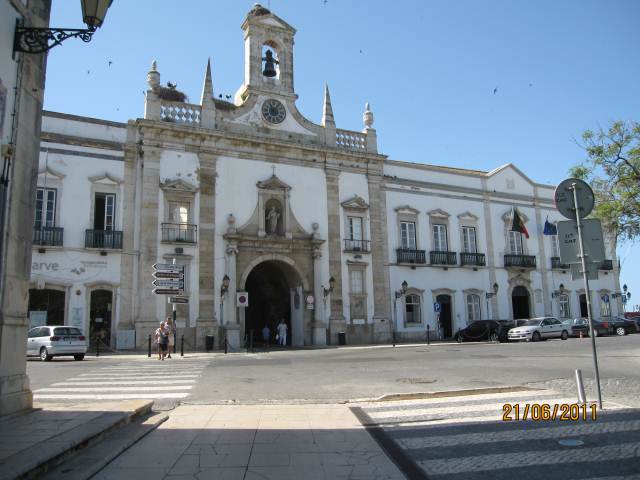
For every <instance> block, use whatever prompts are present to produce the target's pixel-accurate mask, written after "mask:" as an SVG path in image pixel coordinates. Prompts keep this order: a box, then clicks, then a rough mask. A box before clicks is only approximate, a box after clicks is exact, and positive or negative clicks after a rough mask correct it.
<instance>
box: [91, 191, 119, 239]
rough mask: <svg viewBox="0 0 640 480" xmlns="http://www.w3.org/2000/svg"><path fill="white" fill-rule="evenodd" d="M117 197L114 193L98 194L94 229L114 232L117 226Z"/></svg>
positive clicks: (95, 205)
mask: <svg viewBox="0 0 640 480" xmlns="http://www.w3.org/2000/svg"><path fill="white" fill-rule="evenodd" d="M115 214H116V196H115V195H114V194H112V193H96V198H95V204H94V213H93V229H94V230H113V229H114V226H115Z"/></svg>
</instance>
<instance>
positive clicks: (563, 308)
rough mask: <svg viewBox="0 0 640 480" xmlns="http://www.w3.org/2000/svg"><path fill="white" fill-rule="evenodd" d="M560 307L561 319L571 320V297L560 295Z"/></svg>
mask: <svg viewBox="0 0 640 480" xmlns="http://www.w3.org/2000/svg"><path fill="white" fill-rule="evenodd" d="M558 305H560V317H562V318H569V317H570V316H571V310H570V309H569V295H566V294H561V295H559V296H558Z"/></svg>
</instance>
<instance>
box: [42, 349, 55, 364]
mask: <svg viewBox="0 0 640 480" xmlns="http://www.w3.org/2000/svg"><path fill="white" fill-rule="evenodd" d="M52 358H53V356H52V355H49V352H47V349H46V348H45V347H42V348H41V349H40V360H42V361H43V362H49V361H51V359H52Z"/></svg>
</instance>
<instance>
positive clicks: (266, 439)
mask: <svg viewBox="0 0 640 480" xmlns="http://www.w3.org/2000/svg"><path fill="white" fill-rule="evenodd" d="M287 426H288V425H287ZM314 441H315V439H314V436H313V433H312V432H311V431H310V430H295V431H291V430H288V429H287V430H284V429H282V428H280V429H279V430H258V431H257V433H256V437H255V440H254V443H288V444H293V443H314Z"/></svg>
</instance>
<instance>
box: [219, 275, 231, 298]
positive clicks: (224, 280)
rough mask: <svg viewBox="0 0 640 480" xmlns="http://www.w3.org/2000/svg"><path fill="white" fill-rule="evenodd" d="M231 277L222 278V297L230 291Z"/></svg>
mask: <svg viewBox="0 0 640 480" xmlns="http://www.w3.org/2000/svg"><path fill="white" fill-rule="evenodd" d="M229 281H230V279H229V276H228V275H225V276H224V277H222V285H221V286H220V295H224V294H225V293H227V292H228V291H229Z"/></svg>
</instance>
